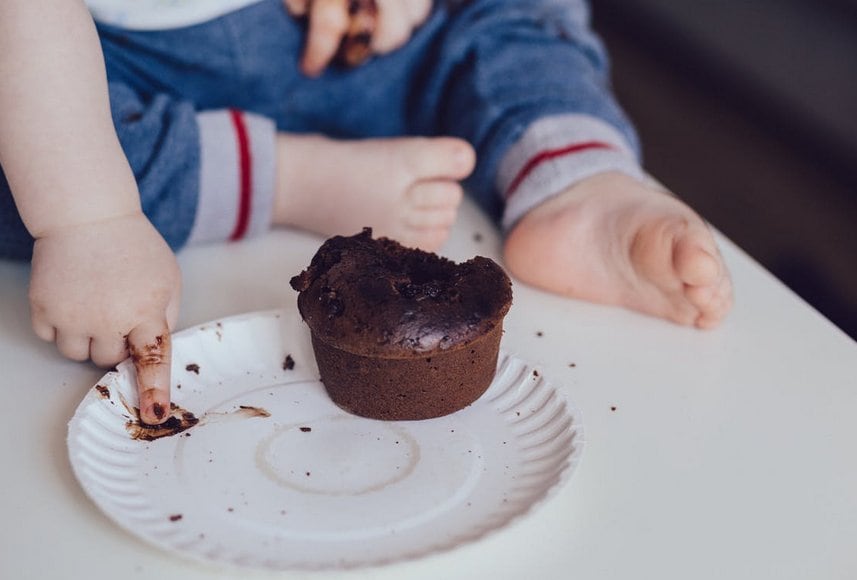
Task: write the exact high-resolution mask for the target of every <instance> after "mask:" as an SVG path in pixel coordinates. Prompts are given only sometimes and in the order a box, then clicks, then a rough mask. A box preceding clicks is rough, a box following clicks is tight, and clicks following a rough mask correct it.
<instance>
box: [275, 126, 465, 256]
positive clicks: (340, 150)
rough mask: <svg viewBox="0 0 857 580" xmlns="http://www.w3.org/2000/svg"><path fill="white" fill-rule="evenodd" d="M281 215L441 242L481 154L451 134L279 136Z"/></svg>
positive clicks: (427, 244) (308, 225)
mask: <svg viewBox="0 0 857 580" xmlns="http://www.w3.org/2000/svg"><path fill="white" fill-rule="evenodd" d="M277 154H278V168H277V173H278V175H277V186H276V187H277V189H276V192H277V193H276V196H275V199H274V222H275V223H276V224H279V225H289V226H296V227H299V228H303V229H306V230H310V231H313V232H316V233H320V234H323V235H326V236H331V235H336V234H341V235H351V234H354V233H356V232H358V231H360V229H361V228H363V227H364V226H370V227H372V228H373V230H374V234H375V235H376V236H386V237H389V238H393V239H395V240H397V241H399V242H401V243H402V244H404V245H406V246H412V247H419V248H422V249H425V250H436V249H438V248H439V247H440V246H441V245H442V244H443V243H444V242H445V241H446V239H447V238H448V237H449V231H450V229H451V227H452V225H453V223H454V222H455V219H456V215H457V212H458V206H459V204H460V203H461V198H462V189H461V185H460V184H459V183H458V182H459V180H461V179H464V178H465V177H467V176H468V175H469V174H470V172H471V171H472V170H473V166H474V163H475V160H476V155H475V153H474V152H473V149H472V148H471V147H470V145H469V144H467V143H466V142H465V141H462V140H460V139H454V138H451V137H438V138H431V139H429V138H421V137H410V138H391V139H367V140H361V141H336V140H332V139H328V138H326V137H320V136H316V135H280V136H279V137H278V153H277Z"/></svg>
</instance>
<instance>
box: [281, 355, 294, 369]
mask: <svg viewBox="0 0 857 580" xmlns="http://www.w3.org/2000/svg"><path fill="white" fill-rule="evenodd" d="M293 368H295V359H293V358H292V355H290V354H287V355H286V358H285V360H284V361H283V370H284V371H290V370H292V369H293Z"/></svg>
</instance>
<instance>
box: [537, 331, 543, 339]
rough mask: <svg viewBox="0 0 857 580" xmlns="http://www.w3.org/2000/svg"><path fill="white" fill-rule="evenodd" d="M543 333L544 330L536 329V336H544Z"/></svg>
mask: <svg viewBox="0 0 857 580" xmlns="http://www.w3.org/2000/svg"><path fill="white" fill-rule="evenodd" d="M544 335H545V333H544V332H542V331H541V330H537V331H536V336H538V337H539V338H541V337H542V336H544Z"/></svg>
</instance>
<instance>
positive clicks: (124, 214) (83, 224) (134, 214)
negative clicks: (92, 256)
mask: <svg viewBox="0 0 857 580" xmlns="http://www.w3.org/2000/svg"><path fill="white" fill-rule="evenodd" d="M138 219H146V216H145V215H143V212H142V209H140V208H139V207H137V208H129V209H128V210H126V211H120V210H119V209H118V208H117V210H116V211H115V212H105V211H99V212H98V213H97V214H96V215H90V216H79V217H76V219H75V218H72V219H62V220H51V221H47V222H46V223H45V224H43V225H41V227H39V228H38V229H31V230H30V235H32V236H33V238H34V239H36V240H40V239H42V238H46V237H50V236H55V235H59V234H63V233H69V232H74V231H81V230H87V229H92V228H97V227H99V226H101V225H104V224H108V223H114V222H118V221H122V220H138Z"/></svg>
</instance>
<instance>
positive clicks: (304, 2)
mask: <svg viewBox="0 0 857 580" xmlns="http://www.w3.org/2000/svg"><path fill="white" fill-rule="evenodd" d="M283 4H285V5H286V10H288V11H289V14H291V15H292V16H304V15H306V11H307V6H308V5H309V0H283Z"/></svg>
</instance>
